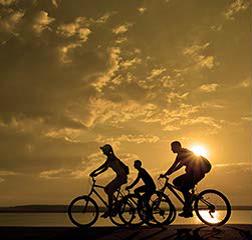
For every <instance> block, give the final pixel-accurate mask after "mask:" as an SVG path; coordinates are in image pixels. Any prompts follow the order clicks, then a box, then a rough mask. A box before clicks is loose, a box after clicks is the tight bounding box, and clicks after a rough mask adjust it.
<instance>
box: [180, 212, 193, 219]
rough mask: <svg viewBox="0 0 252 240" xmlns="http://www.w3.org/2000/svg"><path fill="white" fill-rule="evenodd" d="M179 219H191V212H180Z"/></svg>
mask: <svg viewBox="0 0 252 240" xmlns="http://www.w3.org/2000/svg"><path fill="white" fill-rule="evenodd" d="M178 215H179V216H180V217H184V218H190V217H193V213H192V212H181V213H179V214H178Z"/></svg>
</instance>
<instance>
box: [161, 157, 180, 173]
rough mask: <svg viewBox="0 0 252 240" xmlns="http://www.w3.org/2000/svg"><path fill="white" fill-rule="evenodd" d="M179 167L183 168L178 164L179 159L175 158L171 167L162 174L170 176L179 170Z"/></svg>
mask: <svg viewBox="0 0 252 240" xmlns="http://www.w3.org/2000/svg"><path fill="white" fill-rule="evenodd" d="M181 167H183V164H182V163H181V162H180V159H179V158H178V157H176V159H175V161H174V163H173V164H172V166H171V167H170V168H169V169H168V170H167V171H166V173H165V174H164V175H165V176H167V175H171V174H172V173H174V172H175V171H177V170H179V169H180V168H181Z"/></svg>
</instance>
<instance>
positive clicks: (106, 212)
mask: <svg viewBox="0 0 252 240" xmlns="http://www.w3.org/2000/svg"><path fill="white" fill-rule="evenodd" d="M108 216H109V211H108V210H106V211H105V212H104V213H103V214H102V215H101V217H102V218H107V217H108Z"/></svg>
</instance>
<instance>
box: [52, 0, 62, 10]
mask: <svg viewBox="0 0 252 240" xmlns="http://www.w3.org/2000/svg"><path fill="white" fill-rule="evenodd" d="M60 3H61V0H52V4H53V6H54V7H56V8H58V7H59V5H60Z"/></svg>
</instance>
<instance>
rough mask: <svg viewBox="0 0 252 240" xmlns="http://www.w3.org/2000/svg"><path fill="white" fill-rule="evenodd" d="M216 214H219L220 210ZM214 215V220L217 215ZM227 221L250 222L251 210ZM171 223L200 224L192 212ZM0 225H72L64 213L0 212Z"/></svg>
mask: <svg viewBox="0 0 252 240" xmlns="http://www.w3.org/2000/svg"><path fill="white" fill-rule="evenodd" d="M207 214H208V213H207ZM218 214H221V211H219V213H218ZM208 215H209V214H208ZM215 217H216V218H214V219H215V220H216V219H217V218H218V215H216V216H215ZM228 223H229V224H252V211H238V210H234V211H232V214H231V218H230V220H229V221H228ZM173 224H201V221H200V220H199V219H198V218H197V216H195V213H194V217H192V218H181V217H178V216H177V218H176V220H175V221H174V223H173ZM111 225H112V223H111V222H110V220H109V219H103V218H99V219H98V221H97V222H96V226H111ZM0 226H72V223H71V222H70V220H69V219H68V216H67V214H66V213H0Z"/></svg>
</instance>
